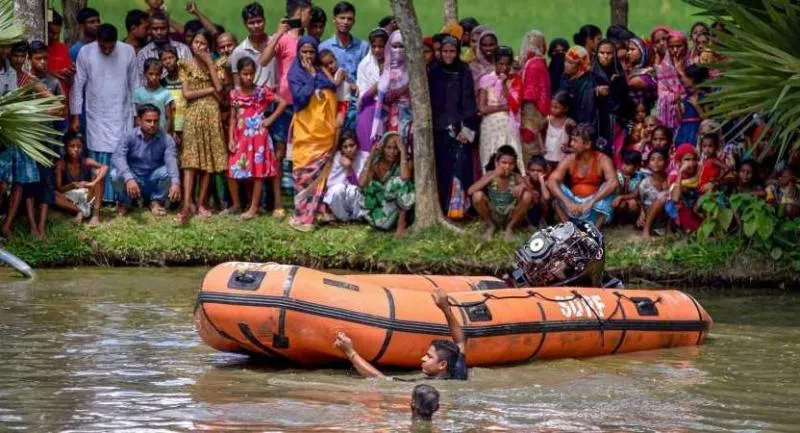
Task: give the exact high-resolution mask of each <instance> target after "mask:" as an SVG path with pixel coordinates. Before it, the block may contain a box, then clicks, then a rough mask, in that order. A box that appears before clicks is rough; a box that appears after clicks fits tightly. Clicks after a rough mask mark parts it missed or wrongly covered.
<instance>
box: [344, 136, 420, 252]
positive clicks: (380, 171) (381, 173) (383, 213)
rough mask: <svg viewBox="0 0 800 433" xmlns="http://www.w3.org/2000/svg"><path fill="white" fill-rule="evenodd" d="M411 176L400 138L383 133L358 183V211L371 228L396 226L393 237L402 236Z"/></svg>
mask: <svg viewBox="0 0 800 433" xmlns="http://www.w3.org/2000/svg"><path fill="white" fill-rule="evenodd" d="M413 176H414V165H413V161H412V159H411V156H410V155H409V153H408V150H407V149H406V146H405V144H404V143H403V141H402V138H401V137H400V134H398V133H396V132H389V133H387V134H386V135H384V136H383V138H382V139H381V141H380V142H379V143H377V144H376V145H375V146H373V147H372V150H371V151H370V155H369V160H368V162H367V168H366V169H365V170H364V171H363V172H362V173H361V177H360V178H359V179H358V184H359V186H360V187H361V190H362V197H361V208H362V209H363V210H364V213H365V215H366V219H367V221H368V222H369V224H370V225H371V226H372V227H376V228H379V229H383V230H389V229H391V228H392V227H393V226H395V224H397V230H396V231H395V236H396V237H400V236H403V234H405V231H406V227H407V225H408V211H409V210H411V208H412V207H413V206H414V202H415V200H416V195H415V193H414V179H413Z"/></svg>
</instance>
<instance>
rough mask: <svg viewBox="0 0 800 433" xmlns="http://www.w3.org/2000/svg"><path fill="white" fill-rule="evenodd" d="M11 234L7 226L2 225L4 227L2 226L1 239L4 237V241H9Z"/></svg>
mask: <svg viewBox="0 0 800 433" xmlns="http://www.w3.org/2000/svg"><path fill="white" fill-rule="evenodd" d="M12 233H13V232H12V231H11V227H9V226H7V225H4V226H3V237H4V238H6V239H11V234H12Z"/></svg>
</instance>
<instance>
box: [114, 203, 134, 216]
mask: <svg viewBox="0 0 800 433" xmlns="http://www.w3.org/2000/svg"><path fill="white" fill-rule="evenodd" d="M130 211H131V208H130V207H129V206H124V205H119V206H118V207H117V216H119V217H124V216H125V215H128V213H130Z"/></svg>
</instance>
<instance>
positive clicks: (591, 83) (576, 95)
mask: <svg viewBox="0 0 800 433" xmlns="http://www.w3.org/2000/svg"><path fill="white" fill-rule="evenodd" d="M591 69H592V61H591V59H590V58H589V53H588V52H587V51H586V49H585V48H583V47H582V46H580V45H573V46H572V48H570V49H569V51H567V56H566V58H565V60H564V78H563V79H562V81H561V90H563V91H565V92H567V93H569V95H570V99H572V104H570V107H569V116H568V117H569V118H570V119H572V120H574V121H575V123H576V124H587V125H590V126H592V128H596V126H597V101H596V98H595V96H596V94H597V89H596V87H595V80H594V75H593V74H592V70H591Z"/></svg>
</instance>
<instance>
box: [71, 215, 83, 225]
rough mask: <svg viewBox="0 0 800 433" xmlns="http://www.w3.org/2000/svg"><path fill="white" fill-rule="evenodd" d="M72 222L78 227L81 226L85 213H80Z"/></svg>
mask: <svg viewBox="0 0 800 433" xmlns="http://www.w3.org/2000/svg"><path fill="white" fill-rule="evenodd" d="M72 222H74V223H75V224H76V225H81V223H82V222H83V212H78V214H77V215H75V218H73V219H72Z"/></svg>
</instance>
